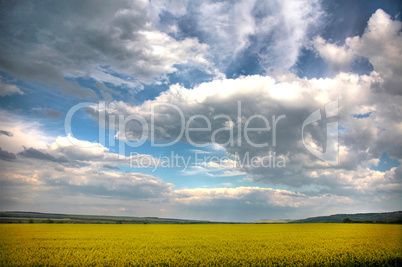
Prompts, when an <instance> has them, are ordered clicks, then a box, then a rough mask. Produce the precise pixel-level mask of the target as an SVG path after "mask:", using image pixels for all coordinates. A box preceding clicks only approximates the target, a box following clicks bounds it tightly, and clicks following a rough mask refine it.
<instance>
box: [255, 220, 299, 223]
mask: <svg viewBox="0 0 402 267" xmlns="http://www.w3.org/2000/svg"><path fill="white" fill-rule="evenodd" d="M293 221H294V220H266V219H261V220H257V221H254V222H253V223H290V222H293Z"/></svg>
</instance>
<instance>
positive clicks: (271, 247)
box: [0, 224, 402, 266]
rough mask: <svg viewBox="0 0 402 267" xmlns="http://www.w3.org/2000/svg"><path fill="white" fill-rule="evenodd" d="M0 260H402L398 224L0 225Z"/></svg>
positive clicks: (38, 263)
mask: <svg viewBox="0 0 402 267" xmlns="http://www.w3.org/2000/svg"><path fill="white" fill-rule="evenodd" d="M0 231H1V232H0V237H1V239H0V248H1V250H0V266H402V225H380V224H274V225H268V224H262V225H256V224H200V225H158V224H147V225H124V224H123V225H94V224H7V225H0Z"/></svg>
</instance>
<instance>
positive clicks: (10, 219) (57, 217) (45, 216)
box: [0, 211, 216, 224]
mask: <svg viewBox="0 0 402 267" xmlns="http://www.w3.org/2000/svg"><path fill="white" fill-rule="evenodd" d="M29 222H34V223H95V224H96V223H102V224H148V223H152V224H157V223H159V224H194V223H197V224H200V223H216V222H210V221H197V220H181V219H168V218H158V217H125V216H97V215H74V214H57V213H41V212H21V211H3V212H0V223H29Z"/></svg>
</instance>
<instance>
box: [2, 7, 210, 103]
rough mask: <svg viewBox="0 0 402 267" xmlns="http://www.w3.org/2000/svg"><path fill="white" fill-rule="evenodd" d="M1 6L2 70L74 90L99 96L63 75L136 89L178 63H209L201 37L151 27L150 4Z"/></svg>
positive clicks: (79, 94) (68, 91) (76, 93)
mask: <svg viewBox="0 0 402 267" xmlns="http://www.w3.org/2000/svg"><path fill="white" fill-rule="evenodd" d="M0 10H1V11H0V12H1V13H0V16H1V17H2V20H1V21H0V31H1V32H2V36H1V37H0V38H1V43H2V45H1V48H0V55H1V56H0V69H2V70H3V71H6V72H8V73H10V74H12V75H14V76H17V77H22V78H28V79H34V80H39V81H41V82H44V83H46V84H48V85H49V86H52V87H53V88H54V89H57V90H60V91H61V92H63V93H65V94H68V95H74V96H77V97H80V98H96V94H95V92H94V91H93V90H91V89H89V88H84V87H82V86H80V85H79V84H76V83H73V82H71V81H70V80H67V79H65V77H68V78H75V77H91V78H93V79H95V80H97V81H99V82H108V83H112V84H115V85H123V86H127V87H129V88H131V89H133V88H137V87H138V88H141V84H140V82H139V81H142V82H147V81H148V82H149V81H151V80H153V79H154V78H158V77H159V76H160V75H163V74H166V73H173V72H175V71H176V68H175V67H174V66H175V65H178V64H187V63H188V62H193V63H194V64H196V65H208V64H207V62H206V60H205V58H204V54H205V53H206V49H207V47H206V46H205V45H202V44H200V43H199V42H198V40H197V39H195V38H192V39H190V38H188V39H186V40H183V41H177V40H175V39H174V38H172V37H170V36H169V35H167V34H165V33H162V32H160V31H158V30H157V29H154V28H152V21H153V19H154V18H153V15H152V12H151V8H150V4H149V3H148V2H147V1H139V0H135V1H125V0H121V1H113V2H103V3H102V4H100V3H99V2H98V1H86V2H85V3H82V2H80V1H62V2H58V3H55V2H53V1H43V2H41V3H40V4H39V3H37V2H29V1H21V2H13V3H11V2H8V1H6V2H1V3H0ZM160 46H162V47H163V49H164V52H163V53H161V52H160V51H159V50H160V49H159V48H158V47H160ZM113 73H117V74H119V73H123V74H124V76H132V77H134V79H126V78H121V77H120V76H119V75H114V74H113Z"/></svg>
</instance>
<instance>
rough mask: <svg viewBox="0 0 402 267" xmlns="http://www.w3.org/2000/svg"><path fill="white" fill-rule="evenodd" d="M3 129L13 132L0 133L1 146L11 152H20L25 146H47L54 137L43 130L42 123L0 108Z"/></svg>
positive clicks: (0, 121) (0, 123) (0, 120)
mask: <svg viewBox="0 0 402 267" xmlns="http://www.w3.org/2000/svg"><path fill="white" fill-rule="evenodd" d="M0 125H1V130H3V131H7V132H9V133H11V134H12V136H9V135H0V147H1V148H3V149H4V150H7V151H9V152H13V153H17V152H20V151H21V150H22V149H23V147H24V146H25V147H32V146H35V147H36V148H46V146H47V143H48V142H49V141H50V140H52V137H51V136H50V135H49V134H47V133H46V132H44V131H43V127H42V125H41V124H40V123H38V122H35V121H32V120H28V119H26V118H24V117H22V116H18V115H16V114H14V113H10V112H8V111H5V110H0Z"/></svg>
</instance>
